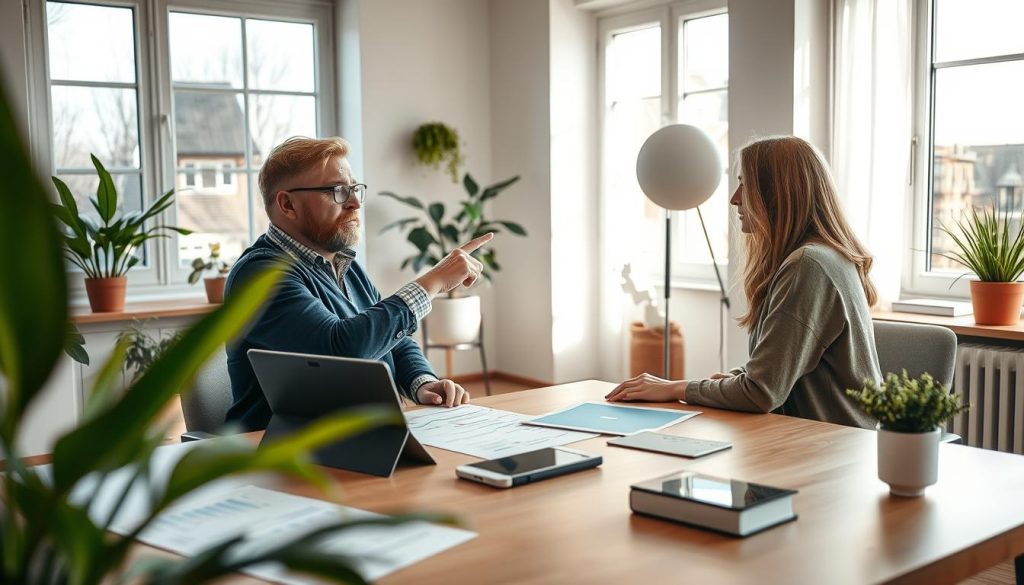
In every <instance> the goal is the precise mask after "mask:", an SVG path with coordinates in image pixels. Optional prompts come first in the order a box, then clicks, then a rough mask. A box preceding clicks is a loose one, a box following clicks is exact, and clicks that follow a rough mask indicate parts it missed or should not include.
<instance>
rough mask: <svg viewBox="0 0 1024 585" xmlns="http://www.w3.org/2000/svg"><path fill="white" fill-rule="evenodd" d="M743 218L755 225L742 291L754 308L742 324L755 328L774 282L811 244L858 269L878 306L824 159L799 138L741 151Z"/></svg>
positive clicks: (865, 257)
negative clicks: (786, 264)
mask: <svg viewBox="0 0 1024 585" xmlns="http://www.w3.org/2000/svg"><path fill="white" fill-rule="evenodd" d="M740 182H741V183H742V184H743V188H744V191H745V193H744V197H743V207H744V213H745V215H746V217H747V219H748V221H749V222H750V228H751V233H749V234H747V237H746V238H745V241H746V251H747V263H746V267H745V268H744V270H743V289H744V292H745V293H746V295H747V302H748V304H749V308H748V310H747V313H746V314H745V315H743V316H742V317H740V319H739V323H740V325H741V326H743V327H745V328H747V329H748V330H749V329H751V328H752V327H753V326H754V323H756V321H757V319H758V317H759V315H760V314H761V310H762V309H763V305H764V301H765V297H766V296H767V294H768V286H769V285H770V284H771V281H772V277H773V276H774V275H775V273H776V272H777V271H778V269H779V267H780V266H781V265H782V262H783V260H785V259H786V257H787V256H789V255H790V254H791V253H792V252H793V251H794V250H796V249H797V248H799V247H800V246H802V245H804V244H805V243H807V242H808V241H816V242H820V243H822V244H825V245H826V246H829V247H831V248H833V249H835V250H836V251H837V252H839V253H840V254H842V255H843V256H845V257H846V258H847V259H848V260H850V262H853V263H854V265H856V267H857V273H858V274H859V275H860V281H861V284H862V285H863V286H864V295H865V296H866V297H867V300H868V305H874V304H875V301H876V300H877V295H876V293H875V286H874V285H873V284H872V283H871V279H870V278H869V277H868V272H870V271H871V262H872V260H871V255H870V254H869V253H868V251H867V250H866V249H865V248H864V246H863V245H861V243H860V241H859V240H858V239H857V236H855V235H854V234H853V230H852V229H850V225H849V224H848V223H847V222H846V218H845V217H843V212H842V209H841V207H840V204H839V199H838V197H837V196H836V186H835V181H834V180H833V179H832V173H831V172H829V169H828V165H827V164H826V163H825V159H824V157H822V156H821V153H819V152H818V150H817V149H815V148H814V147H813V146H811V144H810V143H808V142H807V141H805V140H802V139H800V138H797V137H795V136H779V137H770V138H763V139H760V140H755V141H754V142H751V143H750V144H748V145H747V146H745V147H744V148H743V150H741V151H740Z"/></svg>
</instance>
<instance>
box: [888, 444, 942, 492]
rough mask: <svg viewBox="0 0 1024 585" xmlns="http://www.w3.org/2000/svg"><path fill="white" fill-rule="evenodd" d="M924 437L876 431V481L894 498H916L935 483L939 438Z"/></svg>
mask: <svg viewBox="0 0 1024 585" xmlns="http://www.w3.org/2000/svg"><path fill="white" fill-rule="evenodd" d="M941 434H942V431H941V430H940V429H938V428H936V429H935V430H934V431H931V432H928V433H897V432H894V431H886V430H882V429H879V431H878V479H880V480H882V481H884V482H885V483H887V484H889V493H891V494H892V495H894V496H904V497H916V496H922V495H924V489H925V488H926V487H928V486H930V485H932V484H934V483H935V482H936V481H938V479H939V437H940V436H941Z"/></svg>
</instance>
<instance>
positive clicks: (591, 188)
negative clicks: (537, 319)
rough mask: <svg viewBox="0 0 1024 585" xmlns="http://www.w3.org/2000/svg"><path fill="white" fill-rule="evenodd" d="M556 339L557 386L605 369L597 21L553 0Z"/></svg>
mask: <svg viewBox="0 0 1024 585" xmlns="http://www.w3.org/2000/svg"><path fill="white" fill-rule="evenodd" d="M550 18H551V24H550V33H549V34H550V41H549V42H550V49H551V51H550V53H551V54H550V63H551V74H550V75H551V81H550V103H551V106H550V107H551V139H550V148H551V226H552V229H551V249H550V255H551V307H552V309H551V311H552V315H551V321H552V322H551V336H552V341H551V344H552V353H553V360H554V373H553V376H552V378H551V381H553V382H556V383H562V382H569V381H573V380H580V379H585V378H592V377H594V376H596V375H597V371H598V363H597V362H598V357H597V356H598V344H597V329H598V313H597V306H598V302H597V300H598V279H597V262H596V259H597V252H598V241H597V231H598V210H599V201H598V190H597V149H596V144H597V134H598V133H597V96H596V90H597V70H596V69H597V54H596V51H595V50H594V39H595V34H596V19H595V18H594V16H593V15H592V14H590V13H588V12H585V11H582V10H579V9H577V8H575V7H574V5H573V2H572V0H551V2H550Z"/></svg>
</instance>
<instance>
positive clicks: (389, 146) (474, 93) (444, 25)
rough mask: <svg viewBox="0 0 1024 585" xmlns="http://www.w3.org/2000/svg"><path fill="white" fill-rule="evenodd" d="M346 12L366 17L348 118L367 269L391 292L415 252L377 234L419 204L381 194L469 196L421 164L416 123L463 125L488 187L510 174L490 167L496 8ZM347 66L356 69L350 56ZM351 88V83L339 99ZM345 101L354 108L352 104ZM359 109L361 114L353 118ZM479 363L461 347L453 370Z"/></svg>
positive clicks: (488, 298) (453, 1) (439, 356)
mask: <svg viewBox="0 0 1024 585" xmlns="http://www.w3.org/2000/svg"><path fill="white" fill-rule="evenodd" d="M340 12H342V18H344V15H345V14H347V15H348V16H349V20H351V18H352V17H353V16H354V15H355V14H358V19H359V27H358V35H359V46H358V52H359V68H360V75H361V84H362V92H361V96H360V102H361V104H355V103H349V104H347V107H348V110H347V111H345V110H343V113H342V122H343V125H344V126H343V127H344V128H346V130H348V129H353V130H354V129H355V128H356V127H357V126H356V124H357V123H358V122H361V126H362V127H361V138H362V144H361V156H362V160H361V163H362V168H363V176H362V179H363V181H364V182H365V183H366V184H367V185H369V193H370V194H369V195H368V196H367V200H366V205H365V208H364V211H365V219H366V238H365V242H366V249H367V254H366V267H367V269H368V270H369V273H370V274H371V275H372V277H373V279H374V282H375V283H376V285H377V287H378V288H379V289H380V290H381V292H382V294H384V295H388V294H391V293H393V292H394V291H395V290H397V289H398V288H399V287H400V286H402V285H403V284H405V283H406V282H409V281H410V280H411V279H412V278H413V277H414V275H413V274H412V272H411V271H409V270H408V269H407V270H405V271H400V270H399V266H400V264H401V261H402V259H403V258H404V257H406V256H408V255H409V254H410V253H412V252H413V251H414V248H413V247H412V245H411V244H409V243H407V242H406V241H405V239H404V236H403V235H401V234H399V233H398V232H395V231H391V232H388V233H385V234H383V235H379V234H378V232H379V231H380V228H381V227H382V226H384V225H386V224H388V223H390V222H392V221H394V220H396V219H401V218H403V217H408V216H410V215H412V214H411V213H410V211H413V210H412V209H411V208H407V207H405V206H403V205H402V204H400V203H398V202H396V201H394V200H391V199H385V198H382V197H379V196H378V195H377V193H378V192H379V191H384V190H387V191H394V192H396V193H398V194H400V195H415V196H417V197H419V198H420V199H421V200H425V201H435V200H437V201H442V202H444V203H446V205H449V206H450V205H453V204H454V203H455V202H456V201H458V200H459V199H460V198H461V197H462V195H463V188H462V186H461V183H460V184H458V185H456V184H453V183H452V182H451V180H450V179H449V178H447V177H446V176H445V175H444V174H443V173H442V172H441V171H435V170H433V169H429V168H426V167H422V166H419V165H418V163H417V162H416V160H415V156H414V154H413V150H412V146H411V141H412V133H413V131H414V130H415V129H416V127H417V126H419V125H420V124H422V123H424V122H429V121H443V122H445V123H446V124H449V125H451V126H454V127H455V128H456V129H458V131H459V133H460V136H461V138H462V140H463V142H464V147H465V154H466V170H467V171H469V172H470V173H471V174H472V175H473V176H474V177H475V178H476V179H477V180H478V182H480V183H481V184H487V183H490V182H491V181H492V180H495V179H498V178H504V175H505V174H508V173H504V174H503V173H502V172H497V173H495V172H492V166H491V158H492V157H491V99H490V86H489V83H488V80H489V78H490V42H489V38H488V37H489V35H488V27H489V25H490V20H489V5H488V3H487V2H482V1H480V0H369V1H362V2H359V4H358V10H354V9H352V8H351V7H346V6H344V5H343V7H342V10H341V11H340ZM345 27H346V28H348V25H347V24H346V25H345ZM349 30H350V29H349ZM350 32H351V30H350ZM345 47H348V53H349V55H351V54H352V53H353V52H354V51H355V50H356V49H355V48H353V47H351V46H350V45H349V44H348V43H347V42H346V40H344V39H343V40H342V50H343V51H344V50H345ZM346 58H348V57H347V56H345V57H343V61H342V62H343V73H342V76H341V82H342V83H345V82H346V80H348V81H349V82H351V80H352V77H351V73H348V72H346V71H345V67H346V65H345V64H344V63H345V61H344V59H346ZM348 67H349V71H351V62H349V63H348ZM344 94H345V89H344V87H343V88H342V91H340V92H339V95H344ZM342 106H343V108H345V107H346V103H345V102H344V101H343V103H342ZM359 106H361V112H362V115H361V117H359V118H357V119H353V117H351V116H346V113H347V112H354V111H356V108H358V107H359ZM522 191H523V188H522V187H516V188H514V189H511V190H510V191H508V192H506V193H505V194H504V195H503V196H504V197H507V198H509V199H512V198H515V197H516V196H517V195H516V194H517V193H521V192H522ZM407 210H408V211H407ZM500 247H501V246H500V245H499V249H500ZM499 253H500V252H499ZM505 255H506V257H508V256H511V255H512V254H509V253H508V252H506V253H505ZM499 278H500V277H499ZM499 282H500V281H499ZM499 286H500V285H499ZM481 296H482V300H483V305H484V319H485V323H486V324H488V325H489V324H491V323H495V322H496V320H497V310H496V307H497V305H496V302H495V291H494V290H493V289H487V288H484V289H483V290H482V292H481ZM496 329H497V328H496V327H489V328H488V329H487V339H486V343H487V345H488V349H490V353H491V354H492V356H493V355H494V354H495V353H497V352H499V351H500V347H498V343H499V341H498V336H497V334H496V333H495V331H496ZM417 339H420V338H419V336H417ZM428 357H430V358H431V361H432V363H433V364H434V367H435V369H436V370H437V371H438V373H439V374H441V375H444V374H445V372H444V353H443V352H441V351H434V352H431V353H430V355H429V356H428ZM489 357H490V356H489ZM493 367H494V366H492V368H493ZM480 369H481V368H480V364H479V359H478V356H477V355H476V353H475V352H456V353H455V368H454V370H455V371H454V372H453V373H463V372H467V371H469V372H478V371H480Z"/></svg>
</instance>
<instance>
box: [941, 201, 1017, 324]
mask: <svg viewBox="0 0 1024 585" xmlns="http://www.w3.org/2000/svg"><path fill="white" fill-rule="evenodd" d="M1018 221H1020V220H1018ZM957 227H958V228H959V229H958V230H956V231H953V230H950V229H948V228H946V227H945V226H943V227H942V231H944V232H945V233H946V234H947V235H949V237H950V238H951V239H952V240H953V243H954V244H955V245H956V247H957V250H956V251H953V252H950V253H949V254H943V256H945V257H946V258H949V259H950V260H953V261H955V262H959V263H960V264H963V265H964V266H966V267H967V268H969V269H970V270H971V272H973V273H974V274H975V275H976V276H977V277H978V280H972V281H971V305H973V307H974V322H975V323H977V324H978V325H1015V324H1016V323H1017V322H1018V321H1019V320H1020V309H1021V305H1022V303H1024V282H1017V280H1018V279H1019V278H1020V277H1021V274H1024V223H1021V224H1020V225H1018V226H1017V229H1016V232H1015V231H1014V230H1013V229H1012V226H1011V218H1010V213H1009V212H1008V211H1007V212H1006V213H1003V214H1002V215H1001V216H1000V215H999V214H997V213H996V212H995V211H989V210H986V211H983V212H982V213H981V214H980V215H979V214H978V212H977V211H976V210H975V209H971V212H970V214H969V215H967V214H965V215H964V217H963V218H962V219H961V220H960V221H959V222H958V223H957Z"/></svg>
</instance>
